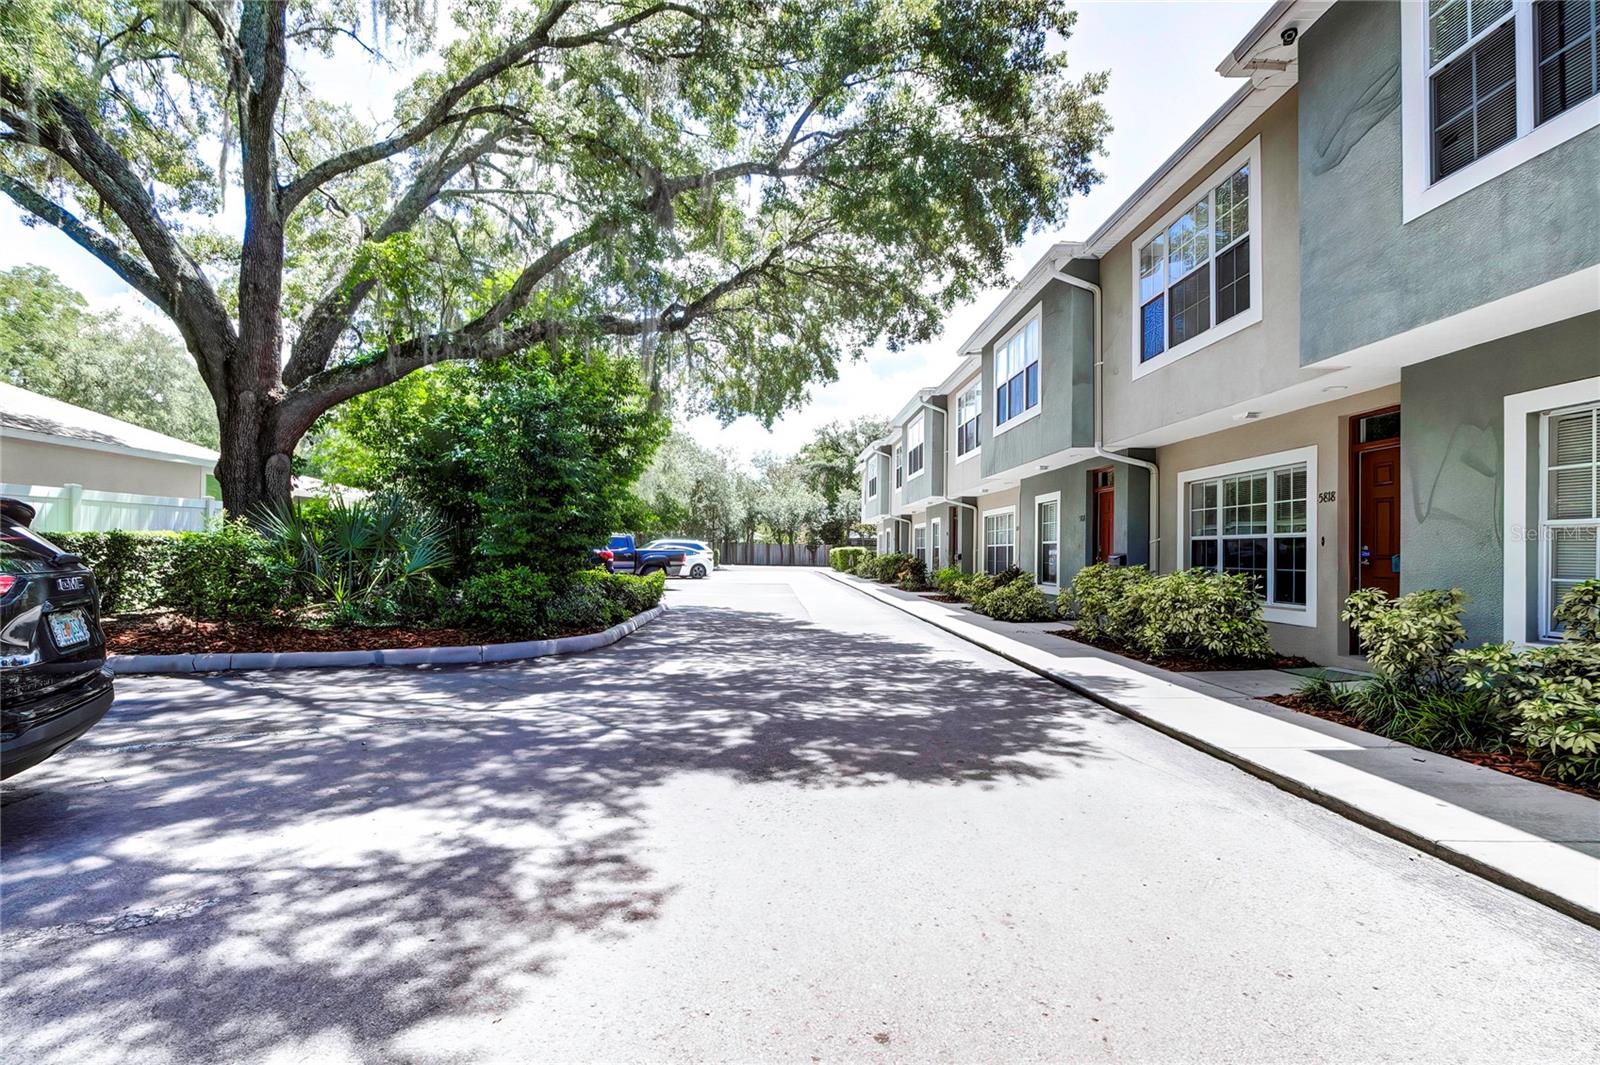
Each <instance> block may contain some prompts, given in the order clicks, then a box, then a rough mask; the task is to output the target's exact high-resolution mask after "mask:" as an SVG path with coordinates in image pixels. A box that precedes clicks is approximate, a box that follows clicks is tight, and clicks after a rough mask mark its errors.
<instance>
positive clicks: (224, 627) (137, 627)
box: [100, 614, 487, 655]
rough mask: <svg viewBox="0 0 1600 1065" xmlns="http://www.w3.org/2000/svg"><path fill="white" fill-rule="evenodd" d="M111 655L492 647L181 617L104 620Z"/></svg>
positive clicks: (414, 631) (477, 635)
mask: <svg viewBox="0 0 1600 1065" xmlns="http://www.w3.org/2000/svg"><path fill="white" fill-rule="evenodd" d="M100 624H101V627H102V628H103V629H105V632H106V651H107V652H108V653H109V654H114V655H135V654H137V655H187V654H247V653H249V652H251V651H268V652H282V651H378V650H384V649H387V648H397V647H459V646H462V645H470V644H479V643H485V642H487V638H486V637H485V636H484V634H483V633H481V632H471V631H469V630H467V629H451V628H418V627H412V626H405V625H385V626H382V627H375V628H355V627H351V628H337V629H334V628H310V627H308V626H305V625H296V624H282V625H268V624H265V623H262V622H254V621H195V620H194V619H193V618H186V617H183V616H181V615H178V614H137V615H132V614H130V615H124V616H121V617H109V618H104V619H102V621H101V623H100Z"/></svg>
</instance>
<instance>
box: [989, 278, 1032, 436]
mask: <svg viewBox="0 0 1600 1065" xmlns="http://www.w3.org/2000/svg"><path fill="white" fill-rule="evenodd" d="M1040 318H1041V315H1040V308H1038V307H1035V308H1034V309H1033V311H1032V313H1030V314H1029V315H1028V317H1027V318H1025V319H1023V321H1022V322H1021V323H1020V324H1019V325H1018V326H1017V327H1016V328H1015V329H1013V330H1011V332H1009V333H1007V334H1006V335H1005V336H1004V337H1003V338H1002V339H1001V340H1000V341H998V342H997V343H996V344H995V346H994V431H995V432H997V433H1000V432H1004V431H1005V430H1006V429H1008V428H1010V427H1011V426H1013V425H1016V424H1017V423H1018V422H1020V421H1022V420H1023V419H1024V418H1031V417H1032V416H1033V415H1035V414H1037V413H1038V412H1039V388H1040V381H1039V335H1040V334H1039V329H1040V324H1039V323H1040Z"/></svg>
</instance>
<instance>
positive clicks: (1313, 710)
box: [1263, 694, 1600, 799]
mask: <svg viewBox="0 0 1600 1065" xmlns="http://www.w3.org/2000/svg"><path fill="white" fill-rule="evenodd" d="M1263 698H1265V699H1266V701H1267V702H1269V703H1277V704H1278V705H1279V706H1286V707H1288V708H1289V709H1290V710H1297V711H1299V712H1300V713H1302V714H1310V715H1311V716H1312V717H1320V718H1322V719H1323V720H1324V721H1334V722H1337V723H1338V724H1341V725H1345V726H1347V727H1349V728H1353V729H1360V730H1361V731H1362V732H1366V733H1370V734H1371V735H1374V736H1376V735H1378V733H1376V732H1372V730H1371V729H1368V728H1364V727H1363V726H1362V724H1361V719H1360V718H1358V717H1356V716H1355V715H1354V714H1352V713H1348V712H1347V711H1344V710H1332V709H1329V708H1328V707H1325V706H1319V705H1318V704H1316V703H1314V702H1311V701H1310V700H1308V699H1305V698H1302V697H1301V696H1299V695H1292V694H1291V695H1267V696H1263ZM1433 753H1434V754H1443V755H1446V756H1447V757H1450V758H1459V759H1460V760H1461V761H1463V762H1471V763H1472V764H1473V765H1481V766H1484V767H1485V768H1488V769H1494V770H1497V771H1499V772H1501V773H1509V774H1511V775H1512V776H1514V777H1521V778H1523V779H1524V780H1532V781H1536V782H1537V783H1540V784H1544V785H1546V786H1547V787H1552V788H1560V789H1561V790H1562V791H1570V792H1572V793H1573V794H1575V795H1586V796H1588V797H1589V798H1591V799H1600V788H1586V787H1582V786H1581V785H1578V784H1563V783H1561V782H1560V781H1559V780H1552V779H1550V778H1549V777H1547V776H1545V775H1544V774H1543V773H1542V772H1541V771H1540V767H1539V763H1538V762H1537V761H1535V760H1534V759H1532V758H1529V757H1528V756H1527V755H1525V754H1506V753H1504V752H1492V751H1469V750H1466V749H1462V750H1459V751H1435V752H1433Z"/></svg>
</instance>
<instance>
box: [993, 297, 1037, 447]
mask: <svg viewBox="0 0 1600 1065" xmlns="http://www.w3.org/2000/svg"><path fill="white" fill-rule="evenodd" d="M1034 322H1038V323H1039V402H1037V403H1035V404H1034V405H1033V406H1031V407H1029V408H1027V409H1026V410H1024V411H1023V412H1022V413H1021V414H1014V415H1012V416H1011V417H1009V418H1007V419H1006V420H1005V422H1004V423H1003V424H1002V423H1001V422H1000V421H998V420H997V419H996V417H995V416H996V415H997V414H998V413H999V412H998V411H996V412H994V413H991V414H990V416H989V417H990V420H991V421H993V422H994V428H993V429H992V430H990V433H989V435H990V436H991V437H996V436H999V435H1000V434H1001V433H1008V432H1010V431H1011V430H1012V429H1014V428H1016V427H1017V426H1018V425H1021V424H1022V423H1023V422H1028V421H1032V420H1033V419H1035V418H1037V417H1038V416H1039V415H1040V413H1041V412H1042V411H1043V410H1044V303H1043V301H1040V302H1038V303H1035V304H1034V305H1033V308H1032V309H1031V310H1029V311H1028V313H1027V314H1024V315H1023V316H1022V318H1021V319H1020V320H1019V321H1018V322H1017V324H1016V325H1015V326H1013V327H1012V328H1011V329H1009V330H1007V331H1006V333H1005V334H1004V335H1003V336H1001V337H1000V339H999V340H996V341H995V342H994V343H993V344H991V345H990V346H989V378H990V384H989V391H990V392H991V393H992V392H994V391H995V390H996V389H998V388H999V387H1000V349H1001V348H1003V347H1005V346H1006V345H1007V344H1009V343H1011V341H1012V340H1013V339H1015V338H1016V336H1017V334H1019V333H1021V332H1022V331H1023V330H1025V329H1027V328H1028V326H1029V325H1031V324H1032V323H1034ZM1024 377H1026V372H1024ZM1006 380H1007V382H1009V381H1010V380H1011V379H1010V378H1009V377H1008V378H1006ZM979 383H980V384H981V383H982V381H981V379H980V381H979ZM1024 401H1026V400H1024ZM980 411H981V408H980Z"/></svg>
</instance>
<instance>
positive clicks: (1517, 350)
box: [1400, 314, 1600, 643]
mask: <svg viewBox="0 0 1600 1065" xmlns="http://www.w3.org/2000/svg"><path fill="white" fill-rule="evenodd" d="M1597 375H1600V314H1587V315H1582V316H1579V317H1577V318H1570V319H1568V320H1566V321H1564V322H1558V323H1556V324H1554V325H1548V326H1544V327H1541V328H1539V329H1533V330H1529V331H1528V332H1526V333H1519V334H1517V335H1515V336H1509V337H1504V338H1502V339H1500V340H1494V341H1490V342H1489V343H1486V344H1479V345H1476V346H1474V347H1471V348H1466V349H1464V350H1462V351H1458V352H1456V353H1454V354H1452V355H1447V356H1444V357H1442V358H1437V359H1431V360H1429V361H1428V362H1424V363H1419V364H1417V365H1415V366H1409V367H1407V368H1406V369H1405V370H1404V371H1403V372H1402V374H1401V379H1400V380H1401V395H1402V397H1403V398H1402V401H1401V405H1400V454H1401V463H1402V473H1401V476H1402V483H1403V487H1404V492H1405V505H1404V506H1403V507H1402V510H1401V524H1400V536H1401V541H1400V542H1401V558H1402V565H1401V569H1400V590H1401V591H1402V592H1411V591H1417V590H1419V589H1423V588H1460V589H1461V590H1462V591H1464V592H1466V593H1467V595H1468V596H1470V597H1471V599H1470V601H1469V602H1468V604H1467V609H1466V616H1465V621H1466V625H1467V636H1468V639H1469V641H1470V642H1472V643H1480V642H1493V641H1499V640H1500V639H1502V638H1503V635H1504V617H1505V609H1504V601H1503V596H1504V586H1503V583H1502V582H1503V578H1504V565H1505V550H1506V546H1505V538H1506V535H1507V532H1506V530H1507V527H1508V526H1511V525H1517V526H1521V527H1524V528H1528V529H1537V528H1538V517H1539V515H1538V505H1539V486H1540V481H1541V477H1542V473H1541V471H1540V470H1539V469H1538V462H1539V447H1538V440H1537V438H1536V435H1535V434H1536V427H1535V426H1536V422H1537V419H1536V418H1530V419H1529V422H1528V424H1525V425H1523V426H1520V427H1517V426H1513V427H1512V429H1511V431H1513V432H1515V431H1518V429H1519V428H1520V430H1521V431H1523V432H1525V433H1528V434H1529V441H1528V443H1529V445H1530V446H1529V447H1528V451H1527V455H1528V469H1527V474H1528V476H1527V477H1526V480H1525V482H1524V483H1525V484H1526V485H1527V497H1526V498H1523V499H1506V498H1504V491H1505V475H1506V471H1505V469H1504V466H1505V434H1506V431H1507V429H1506V416H1505V397H1506V396H1509V395H1514V394H1516V393H1520V392H1529V391H1532V390H1534V389H1538V388H1545V387H1548V386H1550V385H1557V384H1564V383H1567V382H1571V381H1580V380H1585V379H1588V378H1592V377H1595V376H1597ZM1526 543H1527V556H1526V559H1525V560H1524V569H1525V572H1526V573H1527V575H1528V581H1527V588H1528V595H1529V603H1528V604H1527V606H1528V610H1527V617H1528V618H1529V619H1530V622H1535V621H1536V619H1537V618H1538V611H1537V609H1535V607H1536V600H1537V595H1538V584H1539V582H1538V579H1537V577H1538V550H1537V546H1538V542H1537V539H1536V538H1534V537H1530V538H1529V539H1527V541H1526ZM1530 627H1531V626H1530ZM1536 635H1537V634H1536V633H1533V632H1530V633H1529V634H1528V635H1527V636H1525V637H1524V638H1529V637H1532V636H1536Z"/></svg>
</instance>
